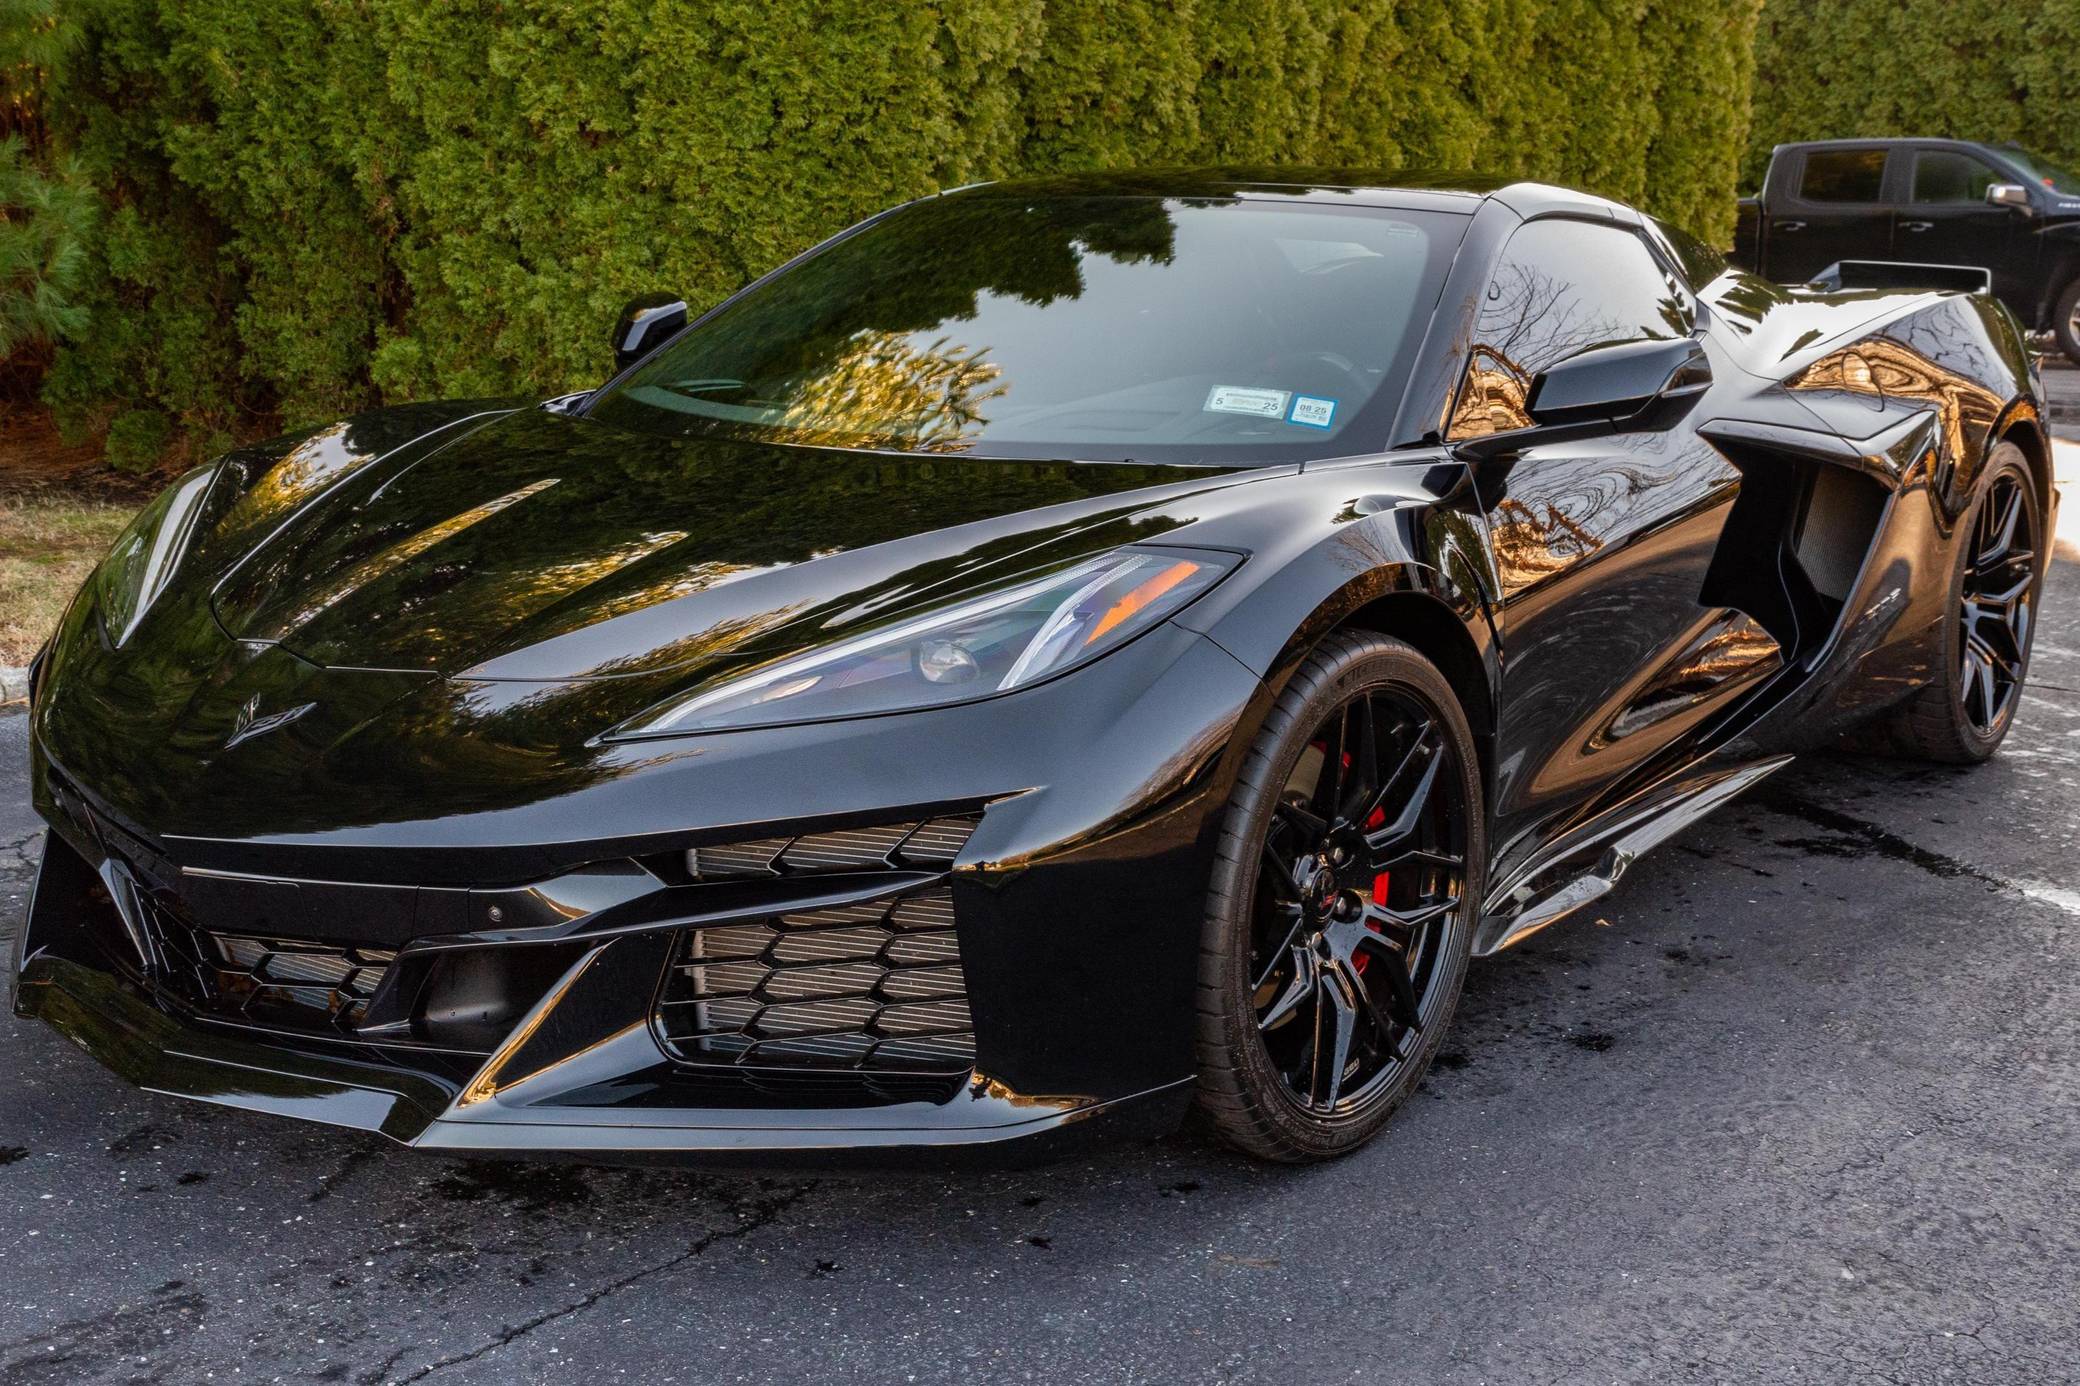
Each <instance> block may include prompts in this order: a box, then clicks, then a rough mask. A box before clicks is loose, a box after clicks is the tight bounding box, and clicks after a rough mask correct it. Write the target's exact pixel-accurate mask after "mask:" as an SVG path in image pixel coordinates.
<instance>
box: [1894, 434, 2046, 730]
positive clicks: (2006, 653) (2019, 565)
mask: <svg viewBox="0 0 2080 1386" xmlns="http://www.w3.org/2000/svg"><path fill="white" fill-rule="evenodd" d="M1958 549H1959V552H1958V556H1957V561H1956V564H1955V566H1954V567H1953V568H1952V570H1951V574H1950V615H1949V619H1948V620H1947V621H1946V622H1945V624H1944V629H1943V639H1942V642H1941V655H1940V657H1939V665H1938V673H1937V677H1936V678H1935V679H1933V680H1932V681H1931V682H1930V683H1929V684H1928V686H1927V687H1925V688H1923V689H1922V690H1921V691H1920V692H1918V693H1916V694H1915V695H1914V696H1913V697H1912V698H1911V699H1909V700H1908V701H1907V702H1905V703H1903V704H1901V705H1900V706H1899V707H1898V708H1897V709H1895V710H1894V711H1893V713H1892V714H1891V718H1890V720H1889V721H1888V722H1886V723H1885V724H1884V726H1883V728H1882V730H1883V732H1884V734H1885V736H1886V738H1887V749H1889V750H1892V751H1894V752H1896V753H1899V754H1902V755H1907V756H1912V757H1915V758H1917V759H1921V760H1934V761H1944V762H1948V763H1951V764H1961V765H1969V764H1973V763H1975V762H1978V761H1982V760H1985V759H1986V758H1987V757H1988V756H1990V755H1992V754H1993V753H1994V750H1995V749H1996V748H1997V747H1999V745H2000V744H2001V740H2002V738H2003V737H2005V736H2007V734H2008V728H2009V727H2010V726H2011V725H2013V723H2014V720H2015V709H2016V707H2017V706H2018V705H2019V704H2020V703H2021V701H2022V689H2023V685H2024V682H2025V681H2026V680H2027V678H2028V676H2029V652H2030V641H2031V639H2032V638H2033V637H2034V635H2035V633H2036V600H2037V584H2038V575H2039V573H2040V572H2041V571H2042V566H2043V565H2042V563H2041V562H2040V557H2041V554H2042V549H2043V534H2042V525H2041V523H2040V517H2039V515H2038V511H2037V489H2036V482H2035V479H2034V478H2033V477H2032V476H2031V475H2030V469H2029V464H2028V462H2027V460H2026V459H2025V458H2024V457H2023V455H2022V450H2021V449H2020V448H2018V447H2016V446H2015V445H2014V444H2013V443H2002V444H2000V445H1998V446H1997V447H1995V448H1994V449H1993V451H1992V452H1991V453H1989V454H1988V455H1987V458H1986V477H1985V480H1984V481H1982V482H1981V483H1980V485H1979V496H1978V499H1977V500H1976V501H1975V502H1973V507H1972V509H1971V510H1970V511H1968V512H1967V514H1966V517H1965V529H1964V542H1963V543H1962V544H1960V545H1959V546H1958Z"/></svg>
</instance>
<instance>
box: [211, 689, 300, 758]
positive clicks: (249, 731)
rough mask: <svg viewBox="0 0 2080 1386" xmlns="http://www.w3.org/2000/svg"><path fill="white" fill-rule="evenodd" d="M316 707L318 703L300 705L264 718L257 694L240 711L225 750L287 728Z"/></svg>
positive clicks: (225, 744)
mask: <svg viewBox="0 0 2080 1386" xmlns="http://www.w3.org/2000/svg"><path fill="white" fill-rule="evenodd" d="M316 706H317V704H316V703H299V704H297V705H296V706H295V707H292V708H285V709H283V710H282V711H280V712H270V713H268V714H267V716H265V717H262V716H260V695H259V694H258V693H255V694H254V695H253V696H252V697H250V698H248V699H247V700H246V705H245V706H244V707H242V708H240V709H239V710H238V721H237V722H236V723H235V724H234V725H233V726H232V729H231V739H230V740H229V741H226V742H225V743H224V749H225V750H227V751H228V750H230V749H231V748H232V747H233V746H236V745H237V744H238V743H239V742H241V741H251V740H252V739H253V738H254V737H256V736H265V735H267V734H268V733H269V732H271V731H276V730H279V729H280V728H282V727H286V726H288V725H289V724H290V723H291V722H293V721H295V720H296V719H297V718H299V717H301V716H303V714H304V713H306V712H309V711H310V710H311V709H312V708H314V707H316Z"/></svg>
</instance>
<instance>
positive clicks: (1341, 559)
mask: <svg viewBox="0 0 2080 1386" xmlns="http://www.w3.org/2000/svg"><path fill="white" fill-rule="evenodd" d="M1285 485H1286V488H1287V491H1288V495H1287V496H1286V497H1283V498H1281V504H1280V505H1279V506H1278V507H1277V509H1278V510H1279V511H1280V512H1282V513H1281V516H1280V523H1279V524H1278V525H1277V526H1276V527H1275V529H1274V530H1272V531H1271V532H1269V533H1268V534H1267V536H1266V538H1265V540H1264V541H1263V542H1261V543H1260V544H1259V545H1258V546H1257V549H1258V560H1257V561H1255V562H1252V563H1251V564H1249V565H1246V566H1245V567H1244V569H1243V572H1242V574H1241V575H1240V576H1245V577H1247V576H1250V575H1252V572H1251V570H1252V569H1255V570H1256V571H1257V572H1258V573H1261V575H1262V576H1261V578H1260V579H1259V580H1257V581H1255V582H1233V581H1231V582H1229V583H1225V584H1223V585H1222V586H1221V587H1219V588H1216V589H1215V590H1214V591H1213V592H1212V593H1211V594H1209V596H1208V597H1207V598H1206V599H1205V600H1204V601H1201V602H1199V603H1198V604H1196V605H1194V606H1192V607H1190V608H1188V609H1186V611H1185V612H1184V613H1183V614H1182V615H1181V616H1179V617H1178V618H1177V623H1178V624H1179V625H1182V626H1184V627H1185V628H1187V629H1190V630H1195V631H1198V632H1199V633H1201V634H1203V635H1205V636H1207V637H1208V638H1209V639H1211V640H1213V641H1214V642H1215V643H1217V644H1219V645H1220V646H1221V647H1222V648H1223V649H1225V650H1227V651H1228V653H1229V654H1231V655H1233V656H1234V657H1235V658H1236V659H1237V660H1239V661H1241V663H1242V664H1243V665H1244V666H1246V667H1247V668H1248V669H1250V670H1251V671H1252V672H1254V673H1255V674H1257V675H1258V676H1259V677H1260V678H1262V679H1264V681H1265V685H1266V690H1267V692H1268V693H1269V694H1270V695H1272V696H1275V695H1276V694H1277V692H1278V690H1279V689H1281V688H1283V687H1284V685H1285V683H1286V681H1287V680H1288V679H1289V678H1290V677H1291V676H1292V673H1293V671H1294V670H1295V669H1296V668H1297V667H1298V666H1299V664H1300V662H1301V661H1302V660H1303V659H1305V658H1306V656H1307V654H1308V652H1309V651H1310V650H1312V649H1313V648H1314V647H1315V645H1317V644H1318V643H1319V642H1320V641H1321V639H1322V637H1323V636H1325V635H1327V634H1328V633H1329V632H1330V631H1332V630H1335V629H1336V628H1337V627H1339V626H1342V625H1344V624H1346V623H1348V622H1350V621H1351V620H1352V619H1353V618H1359V617H1361V616H1362V615H1363V614H1364V613H1367V612H1368V610H1378V611H1381V612H1382V613H1384V612H1385V611H1386V610H1387V607H1386V606H1385V605H1384V604H1388V603H1391V604H1392V606H1393V611H1394V616H1393V617H1392V618H1390V619H1392V622H1393V625H1392V628H1394V629H1396V630H1397V632H1405V633H1406V634H1407V635H1408V636H1409V637H1411V638H1413V639H1414V640H1415V643H1417V644H1418V645H1419V646H1421V647H1422V648H1423V649H1424V651H1425V653H1426V654H1428V655H1430V657H1431V658H1432V659H1434V660H1436V661H1437V662H1438V663H1439V664H1440V665H1441V666H1443V667H1444V670H1445V673H1446V675H1447V676H1448V677H1450V678H1452V680H1453V682H1454V683H1455V684H1456V685H1457V686H1459V687H1460V689H1461V693H1462V696H1463V697H1464V698H1465V700H1466V703H1467V713H1468V717H1469V720H1471V721H1472V723H1473V726H1474V730H1475V732H1476V734H1479V735H1483V736H1485V735H1487V734H1488V733H1490V732H1492V730H1493V723H1492V718H1493V709H1494V708H1495V707H1496V705H1497V694H1498V691H1499V690H1498V684H1499V678H1500V665H1499V651H1498V649H1497V641H1496V632H1495V628H1494V625H1493V622H1492V607H1491V598H1492V595H1493V592H1494V575H1493V565H1492V563H1491V561H1490V559H1489V554H1488V546H1487V536H1486V532H1485V529H1484V527H1483V522H1482V519H1481V517H1480V515H1479V513H1478V512H1477V511H1473V510H1469V509H1467V508H1464V507H1462V506H1460V505H1459V504H1457V503H1456V498H1457V497H1459V496H1462V495H1469V494H1470V493H1471V492H1470V487H1469V486H1468V484H1467V473H1466V468H1465V466H1464V464H1462V463H1460V462H1457V461H1454V460H1451V459H1448V458H1444V457H1442V456H1440V455H1436V454H1429V455H1425V456H1423V457H1420V458H1416V459H1412V460H1402V459H1400V458H1398V457H1396V458H1373V459H1367V460H1365V461H1362V462H1353V463H1338V464H1331V465H1328V466H1321V467H1310V468H1309V469H1308V471H1307V472H1306V473H1305V474H1304V475H1303V476H1301V477H1298V478H1295V479H1294V480H1293V481H1291V482H1288V483H1285ZM1469 682H1470V683H1471V684H1472V686H1471V687H1469V686H1468V684H1469ZM1244 730H1248V729H1244Z"/></svg>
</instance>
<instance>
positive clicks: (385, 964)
mask: <svg viewBox="0 0 2080 1386" xmlns="http://www.w3.org/2000/svg"><path fill="white" fill-rule="evenodd" d="M149 918H150V921H151V924H152V933H153V936H154V937H153V942H154V944H155V945H156V946H157V949H158V952H159V957H160V961H161V964H162V966H161V980H162V981H163V982H164V983H166V984H167V985H168V986H170V987H171V988H172V989H173V990H174V991H175V992H177V993H178V994H180V995H181V996H182V997H184V998H185V999H186V1000H188V1001H189V1002H191V1003H192V1004H194V1005H196V1006H197V1007H199V1008H200V1009H202V1010H203V1011H205V1012H207V1013H209V1014H211V1015H212V1016H215V1017H216V1018H218V1019H221V1020H228V1021H233V1022H236V1023H239V1024H246V1025H256V1026H265V1027H268V1028H270V1029H289V1030H302V1031H309V1032H319V1033H351V1032H352V1031H353V1030H354V1028H355V1027H356V1026H357V1025H359V1024H360V1023H361V1020H362V1018H363V1017H364V1016H366V1015H367V1014H368V1003H369V1000H370V998H372V997H373V996H374V995H375V994H376V989H377V988H378V987H380V986H381V985H382V983H383V978H384V976H385V974H387V973H388V972H389V970H390V964H391V963H393V962H395V961H396V959H397V954H396V952H395V950H392V949H386V948H362V947H356V946H352V945H347V944H332V943H314V942H310V941H307V940H303V939H286V938H260V937H255V936H251V935H244V934H219V933H213V932H210V931H208V930H204V929H198V928H196V927H194V926H193V925H191V924H189V923H187V922H186V921H185V920H184V919H182V918H180V917H179V916H178V915H176V914H175V913H174V912H173V911H171V910H170V909H168V908H166V907H165V906H164V905H163V904H156V903H155V904H154V905H152V906H151V908H150V910H149Z"/></svg>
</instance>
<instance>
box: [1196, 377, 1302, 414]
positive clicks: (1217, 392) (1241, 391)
mask: <svg viewBox="0 0 2080 1386" xmlns="http://www.w3.org/2000/svg"><path fill="white" fill-rule="evenodd" d="M1291 398H1292V395H1291V394H1290V393H1288V392H1287V391H1285V390H1253V389H1250V388H1249V387H1248V386H1244V385H1216V386H1214V387H1213V389H1212V390H1211V391H1210V392H1208V394H1207V396H1206V409H1207V412H1208V413H1213V414H1252V415H1254V416H1256V417H1257V418H1260V419H1282V418H1284V417H1285V416H1286V401H1287V400H1289V399H1291Z"/></svg>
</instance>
